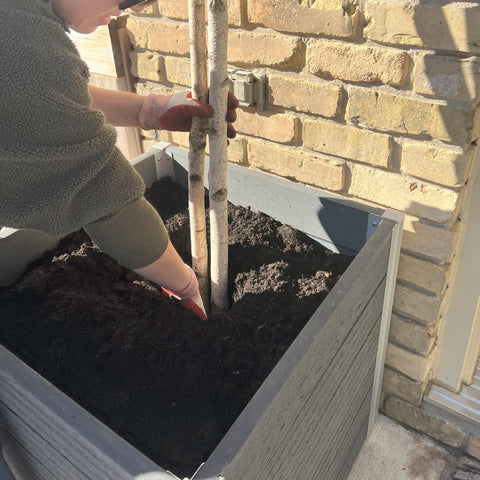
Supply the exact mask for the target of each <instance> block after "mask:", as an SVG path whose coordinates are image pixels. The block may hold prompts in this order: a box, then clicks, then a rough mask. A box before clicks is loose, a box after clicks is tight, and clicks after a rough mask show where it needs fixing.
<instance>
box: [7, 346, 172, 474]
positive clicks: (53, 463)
mask: <svg viewBox="0 0 480 480" xmlns="http://www.w3.org/2000/svg"><path fill="white" fill-rule="evenodd" d="M0 410H1V413H2V416H3V419H2V421H3V422H4V424H5V427H6V428H5V430H6V435H5V440H6V446H5V449H4V450H5V454H6V457H7V460H8V461H9V462H11V463H12V468H13V470H14V471H15V472H16V473H17V474H19V477H18V478H19V480H66V479H68V480H134V479H136V480H139V479H140V478H142V474H149V475H150V476H149V477H148V479H149V480H172V477H171V475H169V474H168V473H166V472H164V471H163V470H162V469H161V468H160V467H158V466H157V465H155V464H154V463H153V462H152V461H150V460H149V459H147V458H146V457H145V456H143V455H142V454H140V452H138V451H137V450H135V449H134V448H133V447H132V446H131V445H129V444H128V443H127V442H125V441H124V440H123V439H121V438H120V437H118V435H116V434H115V433H114V432H112V431H111V430H110V429H108V428H107V427H106V426H105V425H103V424H102V423H101V422H99V421H98V420H97V419H95V418H94V417H93V416H92V415H90V414H89V413H88V412H86V411H85V410H84V409H82V408H81V407H80V406H78V405H77V404H76V403H75V402H73V401H72V400H71V399H69V398H68V397H67V396H65V395H64V394H63V393H61V392H60V391H59V390H57V389H56V388H55V387H54V386H53V385H51V384H50V383H49V382H47V381H46V380H45V379H43V378H42V377H41V376H40V375H38V374H37V373H35V372H34V371H33V370H31V369H30V368H29V367H27V366H26V365H25V364H23V363H22V362H21V361H20V360H18V358H16V357H15V356H14V355H12V354H11V353H10V352H8V351H7V350H6V349H5V348H3V347H1V346H0Z"/></svg>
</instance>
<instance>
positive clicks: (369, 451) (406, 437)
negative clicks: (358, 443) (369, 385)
mask: <svg viewBox="0 0 480 480" xmlns="http://www.w3.org/2000/svg"><path fill="white" fill-rule="evenodd" d="M457 463H458V458H457V457H455V456H454V455H453V454H452V453H450V452H449V451H447V450H446V449H444V448H443V447H441V446H440V445H438V444H437V443H435V442H434V441H433V440H431V439H430V438H428V437H425V436H423V435H420V434H418V433H415V432H411V431H410V430H407V429H406V428H404V427H402V426H401V425H399V424H398V423H395V422H393V421H392V420H390V419H389V418H387V417H385V416H383V415H381V416H380V417H379V419H378V422H377V424H376V425H375V427H374V429H373V431H372V434H371V436H370V437H369V438H368V439H367V441H366V442H365V444H364V446H363V447H362V450H361V451H360V454H359V456H358V458H357V460H356V462H355V464H354V466H353V469H352V471H351V473H350V476H349V477H348V480H447V479H451V478H452V475H453V473H454V471H455V470H456V465H457Z"/></svg>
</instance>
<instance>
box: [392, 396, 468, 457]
mask: <svg viewBox="0 0 480 480" xmlns="http://www.w3.org/2000/svg"><path fill="white" fill-rule="evenodd" d="M385 413H386V415H387V416H388V417H390V418H393V419H394V420H396V421H397V422H400V423H402V424H404V425H407V426H409V427H410V428H413V429H415V430H417V431H420V432H423V433H426V434H427V435H429V436H431V437H433V438H435V439H436V440H438V441H440V442H442V443H445V444H447V445H450V446H452V447H455V448H460V447H463V446H464V445H465V443H466V441H467V434H466V433H465V432H463V431H462V430H461V429H460V428H459V427H457V426H456V425H455V424H453V423H451V422H449V421H448V420H444V419H442V418H439V417H436V416H434V415H431V414H428V413H427V412H426V411H425V410H423V409H422V408H420V407H417V406H414V405H410V404H408V403H406V402H404V401H402V400H400V399H397V398H389V399H387V402H386V406H385Z"/></svg>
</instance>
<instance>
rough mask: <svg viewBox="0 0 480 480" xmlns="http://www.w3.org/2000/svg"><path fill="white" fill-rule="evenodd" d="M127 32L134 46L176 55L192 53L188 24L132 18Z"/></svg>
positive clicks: (156, 19)
mask: <svg viewBox="0 0 480 480" xmlns="http://www.w3.org/2000/svg"><path fill="white" fill-rule="evenodd" d="M127 32H128V36H129V38H130V41H131V42H132V44H133V45H134V46H137V47H141V48H145V49H147V50H155V51H157V52H162V53H170V54H175V55H188V54H189V53H190V45H189V38H188V37H189V33H188V23H179V22H175V21H173V20H165V19H158V18H149V17H130V18H129V19H128V22H127Z"/></svg>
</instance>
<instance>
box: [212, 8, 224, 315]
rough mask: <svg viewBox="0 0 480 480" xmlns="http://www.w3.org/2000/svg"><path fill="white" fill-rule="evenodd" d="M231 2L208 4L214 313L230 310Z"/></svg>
mask: <svg viewBox="0 0 480 480" xmlns="http://www.w3.org/2000/svg"><path fill="white" fill-rule="evenodd" d="M227 13H228V12H227V0H208V61H209V77H210V93H209V100H210V105H211V106H212V107H213V109H214V111H215V115H214V117H213V118H211V119H210V132H209V146H210V169H209V172H208V183H209V189H210V249H211V250H210V257H211V260H210V288H211V305H212V309H214V310H225V309H227V307H228V216H227V161H228V159H227V121H226V113H227V96H228V72H227V37H228V17H227Z"/></svg>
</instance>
